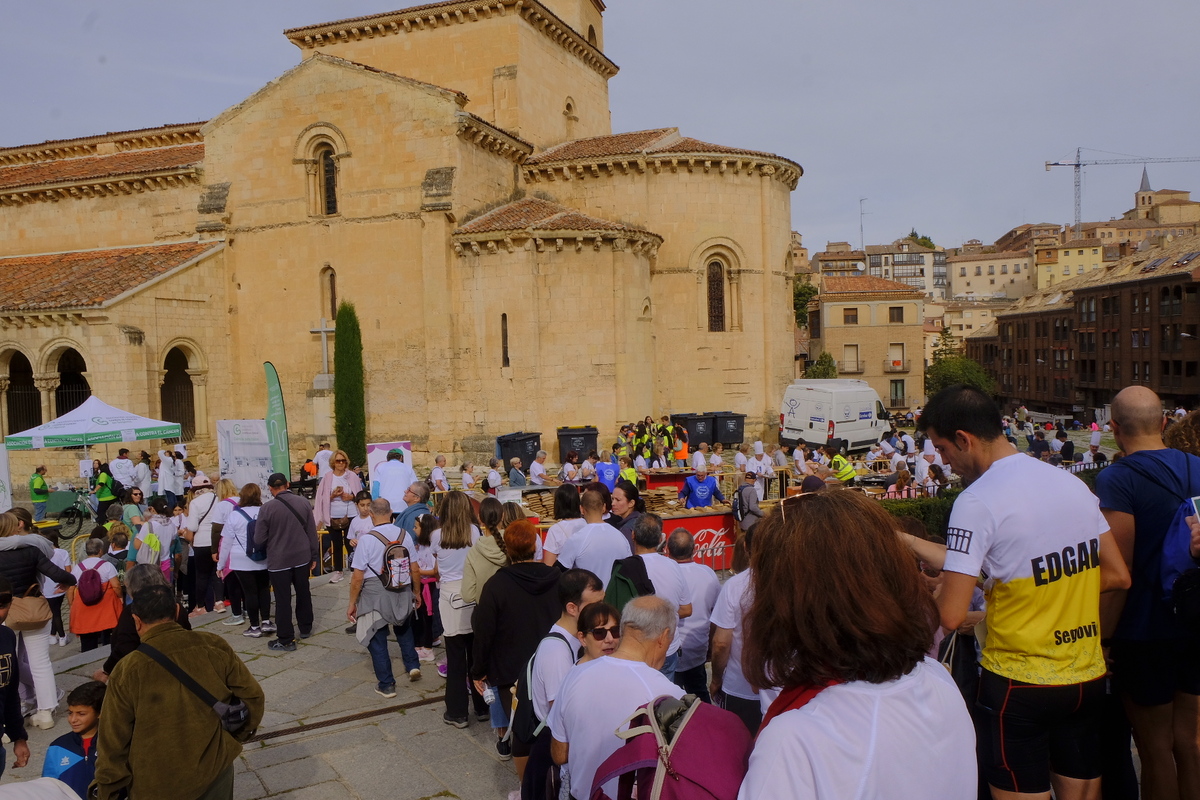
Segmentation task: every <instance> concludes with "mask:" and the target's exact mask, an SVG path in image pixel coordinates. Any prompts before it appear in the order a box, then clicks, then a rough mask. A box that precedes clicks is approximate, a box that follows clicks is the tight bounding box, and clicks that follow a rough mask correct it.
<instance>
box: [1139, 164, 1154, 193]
mask: <svg viewBox="0 0 1200 800" xmlns="http://www.w3.org/2000/svg"><path fill="white" fill-rule="evenodd" d="M1138 191H1139V192H1149V191H1152V190H1151V189H1150V173H1149V172H1147V171H1146V167H1145V166H1144V165H1143V166H1142V185H1141V186H1139V187H1138Z"/></svg>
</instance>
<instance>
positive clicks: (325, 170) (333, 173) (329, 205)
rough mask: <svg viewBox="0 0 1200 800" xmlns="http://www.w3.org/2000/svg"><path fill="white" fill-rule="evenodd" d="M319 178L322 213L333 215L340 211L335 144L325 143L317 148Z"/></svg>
mask: <svg viewBox="0 0 1200 800" xmlns="http://www.w3.org/2000/svg"><path fill="white" fill-rule="evenodd" d="M316 156H317V180H318V182H319V184H320V198H321V213H322V214H324V215H326V216H332V215H334V214H336V213H338V200H337V161H336V159H334V157H333V146H332V145H328V144H323V145H321V146H320V147H318V148H317V152H316Z"/></svg>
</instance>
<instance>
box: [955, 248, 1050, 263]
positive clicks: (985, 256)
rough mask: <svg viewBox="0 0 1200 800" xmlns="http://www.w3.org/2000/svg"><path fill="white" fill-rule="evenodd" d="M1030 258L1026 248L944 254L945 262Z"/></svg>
mask: <svg viewBox="0 0 1200 800" xmlns="http://www.w3.org/2000/svg"><path fill="white" fill-rule="evenodd" d="M1020 258H1032V256H1031V255H1030V254H1029V251H1028V250H1004V251H1001V252H999V253H963V254H962V255H958V256H946V263H947V264H955V263H957V262H959V261H1002V260H1004V259H1009V260H1012V259H1020Z"/></svg>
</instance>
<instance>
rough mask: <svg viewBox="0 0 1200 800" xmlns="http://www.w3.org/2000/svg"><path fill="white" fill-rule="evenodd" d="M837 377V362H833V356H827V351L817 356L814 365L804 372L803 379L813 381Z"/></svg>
mask: <svg viewBox="0 0 1200 800" xmlns="http://www.w3.org/2000/svg"><path fill="white" fill-rule="evenodd" d="M837 376H838V371H837V362H836V361H834V360H833V356H831V355H829V351H828V350H826V351H825V352H824V353H821V355H819V356H817V361H816V363H815V364H813V365H812V366H811V367H809V368H808V369H806V370H804V377H805V378H810V379H813V380H817V379H821V378H836V377H837Z"/></svg>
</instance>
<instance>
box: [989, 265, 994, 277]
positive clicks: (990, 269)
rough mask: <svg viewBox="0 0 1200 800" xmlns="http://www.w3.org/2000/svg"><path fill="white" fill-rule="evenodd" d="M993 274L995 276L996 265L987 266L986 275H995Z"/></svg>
mask: <svg viewBox="0 0 1200 800" xmlns="http://www.w3.org/2000/svg"><path fill="white" fill-rule="evenodd" d="M995 274H996V265H995V264H988V275H995Z"/></svg>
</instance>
